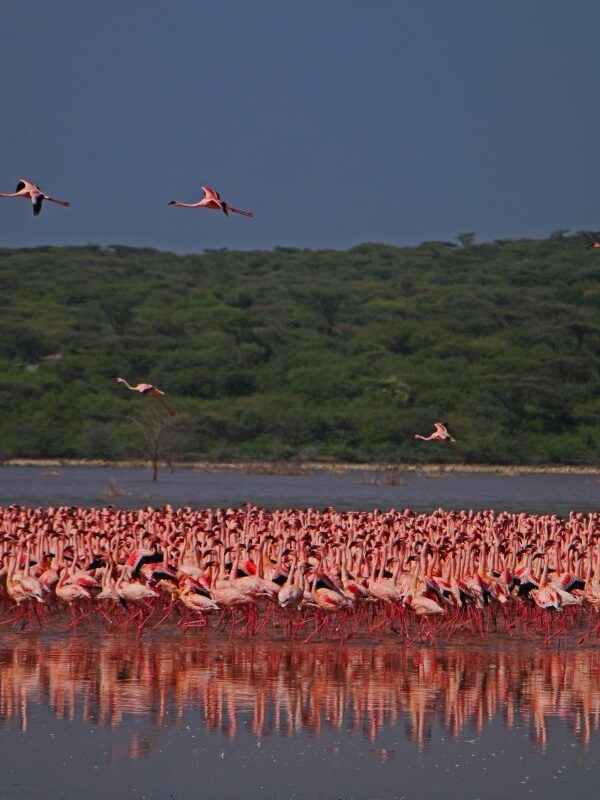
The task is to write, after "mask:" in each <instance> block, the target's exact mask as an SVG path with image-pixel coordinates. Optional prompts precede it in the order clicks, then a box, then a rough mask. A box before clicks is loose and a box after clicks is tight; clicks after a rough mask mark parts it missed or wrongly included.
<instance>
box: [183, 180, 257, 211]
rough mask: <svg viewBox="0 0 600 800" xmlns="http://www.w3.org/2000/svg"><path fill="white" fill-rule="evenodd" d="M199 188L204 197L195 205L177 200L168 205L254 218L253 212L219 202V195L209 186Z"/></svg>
mask: <svg viewBox="0 0 600 800" xmlns="http://www.w3.org/2000/svg"><path fill="white" fill-rule="evenodd" d="M200 188H201V189H202V191H203V192H204V197H203V198H202V200H199V201H198V202H197V203H181V202H180V201H179V200H171V202H170V203H169V205H170V206H179V207H180V208H212V209H213V211H222V212H223V213H224V214H225V215H226V216H228V215H229V212H230V211H233V212H234V213H235V214H243V215H244V216H245V217H253V216H254V212H253V211H242V210H241V209H239V208H234V207H233V206H230V205H228V204H227V203H226V202H225V200H221V195H220V194H219V193H218V192H216V191H215V190H214V189H211V188H210V186H201V187H200Z"/></svg>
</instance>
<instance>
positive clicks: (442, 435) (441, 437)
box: [415, 422, 456, 444]
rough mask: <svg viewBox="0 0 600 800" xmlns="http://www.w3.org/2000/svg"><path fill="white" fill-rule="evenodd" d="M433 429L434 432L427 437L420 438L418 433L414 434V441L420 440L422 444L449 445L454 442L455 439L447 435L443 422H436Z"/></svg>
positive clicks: (445, 425)
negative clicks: (435, 442)
mask: <svg viewBox="0 0 600 800" xmlns="http://www.w3.org/2000/svg"><path fill="white" fill-rule="evenodd" d="M433 427H434V428H435V430H434V432H433V433H431V434H430V435H429V436H421V434H420V433H415V439H422V440H423V441H424V442H432V441H438V442H448V443H449V444H452V443H453V442H455V441H456V439H455V438H454V437H453V436H451V435H450V434H449V433H448V427H447V424H446V423H445V422H436V423H434V426H433Z"/></svg>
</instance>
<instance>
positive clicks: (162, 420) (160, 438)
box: [134, 408, 179, 481]
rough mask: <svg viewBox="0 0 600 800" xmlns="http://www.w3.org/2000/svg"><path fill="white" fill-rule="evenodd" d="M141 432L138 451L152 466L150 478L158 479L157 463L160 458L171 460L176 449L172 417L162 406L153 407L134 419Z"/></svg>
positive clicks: (176, 439) (176, 440) (175, 433)
mask: <svg viewBox="0 0 600 800" xmlns="http://www.w3.org/2000/svg"><path fill="white" fill-rule="evenodd" d="M134 424H135V426H136V427H137V428H138V429H139V431H140V432H141V434H142V437H141V442H140V445H139V447H140V451H141V452H142V454H143V455H144V457H145V458H147V459H148V461H150V464H151V466H152V480H153V481H156V480H158V465H159V462H160V461H161V460H172V459H173V458H174V456H175V453H176V452H177V450H178V439H179V437H178V435H177V432H176V430H175V421H174V420H173V417H170V416H168V415H167V414H165V412H164V411H163V410H162V408H153V409H152V410H148V411H146V412H145V413H144V414H143V415H141V416H139V417H138V418H137V419H135V420H134Z"/></svg>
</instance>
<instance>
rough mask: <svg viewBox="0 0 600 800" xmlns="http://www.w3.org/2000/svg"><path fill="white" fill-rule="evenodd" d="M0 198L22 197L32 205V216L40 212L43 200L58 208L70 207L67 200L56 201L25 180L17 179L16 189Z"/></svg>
mask: <svg viewBox="0 0 600 800" xmlns="http://www.w3.org/2000/svg"><path fill="white" fill-rule="evenodd" d="M0 197H23V198H24V199H25V200H31V202H32V204H33V214H34V216H36V217H37V215H38V214H39V213H40V211H41V210H42V203H43V202H44V200H49V201H50V202H51V203H57V204H58V205H59V206H70V205H71V204H70V203H69V202H68V200H57V199H56V198H55V197H50V195H49V194H46V193H45V192H42V190H41V189H40V187H39V186H38V185H37V184H35V183H33V182H32V181H28V180H27V179H26V178H19V182H18V183H17V188H16V189H15V191H14V192H11V193H10V194H0Z"/></svg>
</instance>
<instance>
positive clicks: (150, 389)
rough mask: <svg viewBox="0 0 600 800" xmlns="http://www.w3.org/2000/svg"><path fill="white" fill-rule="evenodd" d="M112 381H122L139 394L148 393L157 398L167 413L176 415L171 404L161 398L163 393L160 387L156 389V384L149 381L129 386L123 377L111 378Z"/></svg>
mask: <svg viewBox="0 0 600 800" xmlns="http://www.w3.org/2000/svg"><path fill="white" fill-rule="evenodd" d="M113 382H114V383H122V384H123V385H124V386H126V387H127V388H128V389H130V390H131V391H132V392H139V393H140V394H147V395H150V397H156V398H157V400H158V401H159V402H160V403H161V404H162V405H163V406H164V408H165V410H166V411H167V413H168V414H170V415H171V416H172V417H174V416H176V414H175V412H174V411H173V409H172V408H171V406H169V405H167V403H165V401H164V400H163V397H164V396H165V393H164V392H161V390H160V389H157V388H156V386H153V385H152V384H151V383H136V385H135V386H131V385H130V384H129V383H127V381H126V380H125V378H113Z"/></svg>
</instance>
